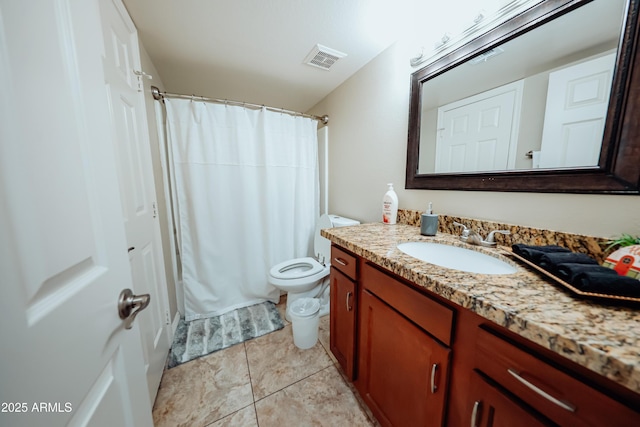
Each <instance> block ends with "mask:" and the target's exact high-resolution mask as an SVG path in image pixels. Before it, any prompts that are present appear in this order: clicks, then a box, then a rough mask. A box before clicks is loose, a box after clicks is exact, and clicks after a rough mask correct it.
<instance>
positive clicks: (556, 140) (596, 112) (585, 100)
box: [540, 52, 616, 168]
mask: <svg viewBox="0 0 640 427" xmlns="http://www.w3.org/2000/svg"><path fill="white" fill-rule="evenodd" d="M615 59H616V54H615V52H612V53H609V54H607V55H605V56H601V57H599V58H595V59H590V60H587V61H584V62H581V63H579V64H576V65H573V66H569V67H566V68H563V69H561V70H559V71H555V72H553V73H550V74H549V87H548V90H547V107H546V110H545V118H544V127H543V131H542V144H541V148H540V167H541V168H560V167H580V166H593V165H597V164H598V159H599V157H600V144H601V141H602V135H603V133H604V124H605V121H606V118H607V107H608V105H609V89H610V87H611V80H612V78H613V69H614V66H615Z"/></svg>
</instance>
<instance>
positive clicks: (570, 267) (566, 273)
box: [555, 263, 618, 283]
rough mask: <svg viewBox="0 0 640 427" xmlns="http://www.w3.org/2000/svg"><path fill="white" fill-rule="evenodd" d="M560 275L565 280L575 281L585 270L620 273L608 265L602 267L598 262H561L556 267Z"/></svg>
mask: <svg viewBox="0 0 640 427" xmlns="http://www.w3.org/2000/svg"><path fill="white" fill-rule="evenodd" d="M555 271H556V274H557V275H558V277H559V278H560V279H562V280H564V281H565V282H569V283H571V282H573V280H574V279H575V277H576V276H577V275H578V274H580V273H584V272H587V271H589V272H599V273H605V274H616V275H617V274H618V273H616V271H615V270H613V269H611V268H607V267H602V266H601V265H598V264H577V263H561V264H558V265H556V267H555Z"/></svg>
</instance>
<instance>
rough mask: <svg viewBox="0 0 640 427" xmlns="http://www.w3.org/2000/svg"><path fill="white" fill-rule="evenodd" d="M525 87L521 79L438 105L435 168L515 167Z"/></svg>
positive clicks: (471, 169)
mask: <svg viewBox="0 0 640 427" xmlns="http://www.w3.org/2000/svg"><path fill="white" fill-rule="evenodd" d="M522 88H523V82H522V81H518V82H515V83H511V84H508V85H504V86H501V87H499V88H496V89H492V90H489V91H486V92H483V93H481V94H478V95H474V96H471V97H469V98H465V99H462V100H460V101H456V102H452V103H450V104H447V105H444V106H442V107H440V108H438V122H437V131H436V132H437V138H436V141H437V142H436V162H435V172H436V173H449V172H478V171H490V170H505V169H508V168H513V164H514V162H515V158H514V153H515V145H516V138H514V137H512V136H513V135H517V134H518V127H519V121H520V120H519V117H520V109H521V102H522Z"/></svg>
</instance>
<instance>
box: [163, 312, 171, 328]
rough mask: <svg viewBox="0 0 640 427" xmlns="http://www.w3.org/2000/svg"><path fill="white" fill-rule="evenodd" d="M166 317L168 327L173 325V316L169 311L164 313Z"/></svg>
mask: <svg viewBox="0 0 640 427" xmlns="http://www.w3.org/2000/svg"><path fill="white" fill-rule="evenodd" d="M164 317H165V322H166V325H171V314H170V313H169V310H165V311H164Z"/></svg>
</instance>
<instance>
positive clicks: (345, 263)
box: [331, 246, 357, 280]
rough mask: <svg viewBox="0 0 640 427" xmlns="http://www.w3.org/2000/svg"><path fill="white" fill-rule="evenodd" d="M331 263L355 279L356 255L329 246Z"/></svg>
mask: <svg viewBox="0 0 640 427" xmlns="http://www.w3.org/2000/svg"><path fill="white" fill-rule="evenodd" d="M331 265H332V266H333V267H335V268H337V269H338V270H340V271H341V272H343V273H344V274H346V275H347V276H348V277H350V278H351V279H353V280H356V278H357V276H356V257H354V256H353V255H351V254H350V253H348V252H345V251H343V250H342V249H340V248H339V247H337V246H331Z"/></svg>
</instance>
